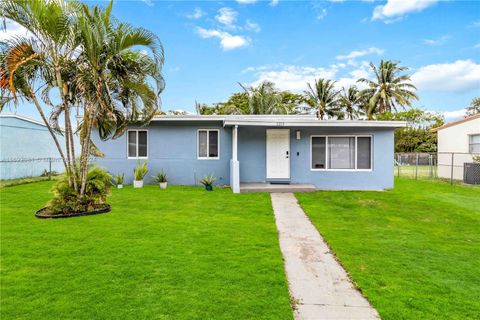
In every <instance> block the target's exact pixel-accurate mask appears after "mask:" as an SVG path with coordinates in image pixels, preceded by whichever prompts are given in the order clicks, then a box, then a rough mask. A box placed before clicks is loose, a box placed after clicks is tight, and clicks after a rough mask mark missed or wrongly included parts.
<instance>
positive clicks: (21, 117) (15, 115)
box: [0, 113, 63, 131]
mask: <svg viewBox="0 0 480 320" xmlns="http://www.w3.org/2000/svg"><path fill="white" fill-rule="evenodd" d="M0 118H14V119H19V120H23V121H27V122H31V123H35V124H38V125H41V126H43V127H47V126H46V125H45V123H43V122H41V121H38V120H35V119H31V118H28V117H25V116H21V115H18V114H15V113H4V114H0ZM61 131H63V129H61Z"/></svg>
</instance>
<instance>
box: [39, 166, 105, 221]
mask: <svg viewBox="0 0 480 320" xmlns="http://www.w3.org/2000/svg"><path fill="white" fill-rule="evenodd" d="M111 180H112V176H111V175H110V174H109V173H108V172H106V171H104V170H102V169H100V168H97V167H95V168H91V169H90V170H89V171H88V173H87V180H86V184H85V194H84V196H83V197H82V198H81V199H80V198H79V195H78V193H77V192H76V191H75V189H74V188H72V187H70V186H69V185H68V177H67V176H63V177H62V178H61V179H60V180H58V182H57V183H55V185H54V186H53V188H52V192H53V199H52V200H50V202H49V203H48V204H47V208H48V213H50V214H68V213H75V212H84V211H92V210H95V209H97V208H99V207H101V206H102V205H104V204H105V203H106V201H107V197H108V195H109V194H110V187H111V185H112V183H111ZM77 183H80V179H78V181H77Z"/></svg>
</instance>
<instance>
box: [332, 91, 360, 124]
mask: <svg viewBox="0 0 480 320" xmlns="http://www.w3.org/2000/svg"><path fill="white" fill-rule="evenodd" d="M360 99H361V98H360V95H359V91H358V89H357V87H356V86H351V87H348V89H345V88H342V91H341V93H340V98H339V99H338V103H339V106H340V107H341V108H342V112H343V113H344V114H345V115H346V118H347V119H350V120H353V119H357V118H358V116H359V110H358V108H359V105H360Z"/></svg>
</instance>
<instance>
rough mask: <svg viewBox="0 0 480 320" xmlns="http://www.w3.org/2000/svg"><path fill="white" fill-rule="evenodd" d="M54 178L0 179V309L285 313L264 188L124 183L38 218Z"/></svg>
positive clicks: (26, 312) (134, 315)
mask: <svg viewBox="0 0 480 320" xmlns="http://www.w3.org/2000/svg"><path fill="white" fill-rule="evenodd" d="M51 185H52V182H39V183H33V184H27V185H21V186H15V187H9V188H3V189H0V194H1V298H2V302H1V304H2V305H1V314H0V316H1V318H2V319H292V311H291V308H290V301H289V294H288V288H287V283H286V279H285V275H284V270H283V261H282V257H281V253H280V249H279V244H278V236H277V231H276V228H275V223H274V217H273V214H272V208H271V203H270V198H269V195H268V194H241V195H235V194H232V193H231V192H230V190H228V189H226V190H222V189H216V190H215V191H213V192H206V191H204V190H203V189H201V188H194V187H169V189H168V190H166V191H165V190H163V191H161V190H159V188H158V186H146V187H145V188H143V189H140V190H137V189H136V190H134V189H132V188H130V187H127V188H126V189H123V190H113V195H112V197H111V199H110V203H111V205H112V207H113V211H112V212H111V213H107V214H103V215H97V216H89V217H77V218H71V219H59V220H39V219H36V218H34V216H33V213H34V212H35V210H36V209H39V208H40V207H41V206H43V205H44V204H45V202H46V201H47V200H48V198H49V193H48V190H49V188H50V187H51Z"/></svg>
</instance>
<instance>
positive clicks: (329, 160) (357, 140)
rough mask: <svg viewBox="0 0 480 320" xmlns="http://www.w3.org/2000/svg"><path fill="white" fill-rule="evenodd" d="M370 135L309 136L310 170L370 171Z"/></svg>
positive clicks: (371, 151)
mask: <svg viewBox="0 0 480 320" xmlns="http://www.w3.org/2000/svg"><path fill="white" fill-rule="evenodd" d="M372 142H373V137H372V136H371V135H344V136H341V135H335V136H320V135H313V136H310V170H312V171H322V170H331V171H371V170H372V168H373V166H372V163H373V148H372Z"/></svg>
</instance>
